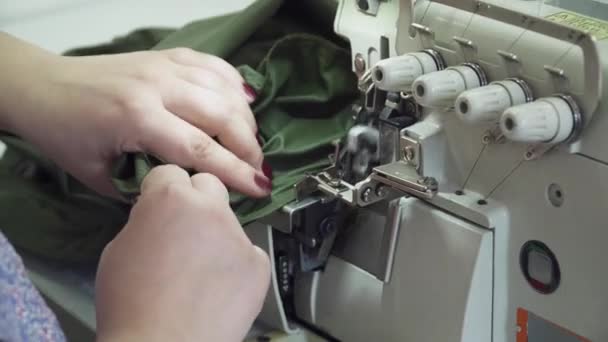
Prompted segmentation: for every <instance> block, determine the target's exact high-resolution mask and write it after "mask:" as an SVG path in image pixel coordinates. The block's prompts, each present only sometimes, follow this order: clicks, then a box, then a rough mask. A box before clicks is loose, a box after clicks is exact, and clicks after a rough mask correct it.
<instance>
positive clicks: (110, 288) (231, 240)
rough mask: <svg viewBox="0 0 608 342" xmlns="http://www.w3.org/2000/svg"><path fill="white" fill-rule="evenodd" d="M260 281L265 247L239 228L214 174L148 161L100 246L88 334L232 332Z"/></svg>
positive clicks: (201, 337)
mask: <svg viewBox="0 0 608 342" xmlns="http://www.w3.org/2000/svg"><path fill="white" fill-rule="evenodd" d="M269 283H270V262H269V260H268V256H267V255H266V254H265V252H263V251H262V250H261V249H259V248H257V247H254V245H252V244H251V242H250V241H249V239H248V238H247V236H246V235H245V233H244V232H243V229H242V228H241V227H240V225H239V223H238V221H237V219H236V217H235V216H234V214H233V213H232V211H231V210H230V207H229V203H228V192H227V191H226V188H225V187H224V186H223V185H222V183H221V182H220V181H219V180H218V179H217V178H216V177H214V176H212V175H209V174H197V175H195V176H193V177H192V178H190V177H189V176H188V174H187V173H186V172H185V171H183V170H182V169H180V168H178V167H176V166H173V165H165V166H160V167H157V168H155V169H153V170H152V171H151V172H150V174H149V175H148V176H146V178H145V180H144V182H143V185H142V194H141V196H140V197H139V200H138V201H137V204H136V205H135V206H134V208H133V210H132V212H131V217H130V219H129V222H128V223H127V225H126V226H125V228H124V229H123V230H122V231H121V232H120V233H119V234H118V236H117V237H116V238H115V239H114V241H112V243H110V245H108V246H107V247H106V249H105V250H104V252H103V255H102V258H101V262H100V265H99V269H98V273H97V279H96V309H97V332H98V333H97V336H98V341H100V342H107V341H150V342H154V341H226V342H230V341H235V342H236V341H242V340H243V339H244V337H245V335H246V333H247V331H248V329H249V328H250V326H251V324H252V322H253V320H254V319H255V317H256V316H257V315H258V314H259V312H260V310H261V306H262V303H263V300H264V297H265V295H266V292H267V289H268V286H269Z"/></svg>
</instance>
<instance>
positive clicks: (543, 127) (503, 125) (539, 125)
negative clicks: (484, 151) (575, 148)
mask: <svg viewBox="0 0 608 342" xmlns="http://www.w3.org/2000/svg"><path fill="white" fill-rule="evenodd" d="M577 108H578V107H576V104H575V103H574V102H573V100H572V99H571V98H570V97H567V96H552V97H544V98H541V99H538V100H536V101H534V102H531V103H526V104H522V105H519V106H515V107H511V108H509V109H507V110H506V111H505V112H504V113H503V115H502V116H501V117H500V130H501V131H502V133H503V134H504V135H505V137H506V138H507V139H509V140H513V141H520V142H529V143H539V142H540V143H559V142H562V141H564V140H566V139H568V138H569V137H570V136H571V135H572V132H573V131H574V128H575V125H577V124H578V123H579V122H580V120H577V118H579V119H580V113H579V112H578V109H577Z"/></svg>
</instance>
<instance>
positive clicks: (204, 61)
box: [167, 48, 246, 91]
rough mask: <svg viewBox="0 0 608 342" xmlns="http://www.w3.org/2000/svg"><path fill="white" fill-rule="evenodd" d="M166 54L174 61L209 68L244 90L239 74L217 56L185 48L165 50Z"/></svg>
mask: <svg viewBox="0 0 608 342" xmlns="http://www.w3.org/2000/svg"><path fill="white" fill-rule="evenodd" d="M167 54H168V56H169V58H170V59H171V60H172V61H173V62H174V63H177V64H181V65H187V66H193V67H199V68H204V69H209V70H211V71H213V72H215V73H216V74H217V75H219V76H220V77H223V78H225V79H226V80H227V81H228V82H230V83H232V84H233V86H234V87H235V88H240V89H243V91H244V85H245V84H246V83H245V80H244V79H243V77H242V76H241V74H239V72H238V71H237V70H236V69H235V68H234V67H233V66H232V65H230V63H228V62H226V61H225V60H223V59H221V58H219V57H216V56H213V55H209V54H205V53H200V52H197V51H194V50H192V49H187V48H178V49H171V50H167Z"/></svg>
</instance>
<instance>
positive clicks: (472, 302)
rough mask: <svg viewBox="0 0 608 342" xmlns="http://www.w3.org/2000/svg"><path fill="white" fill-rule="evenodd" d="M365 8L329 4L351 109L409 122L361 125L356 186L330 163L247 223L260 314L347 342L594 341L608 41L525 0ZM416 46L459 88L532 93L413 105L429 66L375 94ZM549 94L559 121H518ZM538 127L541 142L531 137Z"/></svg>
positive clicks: (607, 306)
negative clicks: (475, 107) (348, 69)
mask: <svg viewBox="0 0 608 342" xmlns="http://www.w3.org/2000/svg"><path fill="white" fill-rule="evenodd" d="M365 3H367V6H364V8H362V7H361V6H362V5H361V2H360V1H359V2H357V1H354V0H343V1H340V3H339V5H338V10H337V14H336V19H335V30H336V32H337V33H338V34H340V35H342V36H344V37H345V38H347V39H348V40H349V41H350V43H351V48H352V53H353V72H355V73H357V75H359V77H360V79H361V84H360V85H361V89H362V98H364V101H363V103H362V104H361V107H360V108H357V109H356V110H355V115H356V114H357V113H359V114H360V113H361V112H362V111H366V113H368V114H369V113H371V114H373V113H380V114H379V115H383V114H382V113H388V112H383V110H385V109H386V108H387V107H388V108H389V112H391V111H393V112H391V113H397V114H396V115H397V116H398V115H401V114H403V111H404V110H403V108H404V105H407V106H410V107H408V108H410V112H409V113H406V114H405V115H406V116H407V115H409V116H410V117H412V118H414V119H415V122H411V123H408V124H406V125H402V126H398V134H397V135H395V134H390V133H391V131H390V129H389V128H386V127H388V126H382V124H384V123H386V121H382V120H380V121H377V120H376V121H373V122H376V123H377V122H380V127H379V128H378V127H377V126H375V127H373V128H374V129H376V131H375V132H376V133H375V134H376V137H377V139H378V142H377V146H376V147H377V151H375V152H374V151H373V150H371V152H370V153H368V155H366V156H365V158H367V159H365V160H369V158H371V159H372V160H375V161H376V163H375V164H374V165H372V166H370V167H369V168H368V169H366V170H367V172H365V174H364V175H363V176H362V177H359V178H357V181H356V182H355V183H351V184H348V182H347V181H344V179H342V178H341V173H340V172H338V173H335V170H329V171H328V172H326V173H322V174H319V175H311V177H309V179H307V180H305V181H304V182H303V183H302V184H300V185H299V186H298V188H297V191H298V194H299V197H300V200H299V202H296V203H294V204H292V205H288V206H287V207H286V208H284V210H283V212H282V213H278V214H277V215H275V217H272V218H269V219H268V220H264V221H261V222H257V223H255V224H253V225H250V226H249V227H248V229H247V231H248V233H249V235H250V237H251V238H252V240H253V241H254V242H255V243H257V244H259V245H261V246H263V247H264V248H265V249H266V250H267V251H268V252H269V254H270V255H271V258H272V261H273V263H274V264H275V265H276V268H275V270H274V272H273V286H272V289H271V291H270V292H269V296H268V299H267V301H266V304H265V306H264V309H263V312H262V314H261V316H260V319H259V321H260V322H262V323H263V324H265V325H268V326H270V327H273V328H276V329H279V330H283V331H286V332H288V333H296V332H297V331H298V329H300V328H301V327H302V326H306V327H308V328H313V329H318V331H320V332H322V334H326V335H327V336H330V337H332V338H336V339H338V340H341V341H349V342H350V341H355V342H356V341H404V342H408V341H412V342H413V341H416V342H419V341H432V342H438V341H465V342H476V341H479V342H486V341H493V342H507V341H517V342H523V341H529V342H540V341H559V342H561V341H572V342H575V341H576V342H580V341H605V340H608V327H607V326H606V325H605V324H604V321H605V317H607V316H608V297H606V295H605V289H607V288H608V275H607V274H606V272H603V269H602V262H603V261H604V260H605V259H606V241H608V231H607V230H606V224H605V222H607V221H608V210H606V208H607V207H608V205H607V203H608V167H607V165H606V164H607V162H608V149H606V148H605V145H606V141H605V140H606V138H605V136H606V135H605V133H604V132H606V131H608V118H607V117H606V115H605V114H604V113H605V112H606V108H605V102H602V101H601V99H602V98H604V97H605V95H606V94H605V90H604V87H602V83H603V80H605V79H606V66H608V60H606V57H605V56H608V54H606V52H608V43H606V42H607V41H606V40H603V38H606V37H603V36H598V34H599V33H598V32H599V31H595V32H591V34H589V33H587V32H586V31H585V30H588V29H589V27H590V26H586V28H585V27H583V26H580V25H579V27H577V26H576V25H574V26H565V25H562V24H564V20H565V19H572V17H569V16H571V15H575V14H573V13H572V12H566V11H565V10H563V9H561V8H559V7H556V6H549V5H544V6H542V7H541V6H539V5H538V3H537V2H535V1H519V0H514V1H502V2H500V1H492V2H489V1H488V2H478V1H472V0H471V1H469V0H467V1H465V0H458V1H457V0H442V1H414V2H411V1H406V0H402V1H396V0H395V1H379V2H377V1H369V2H365ZM539 11H540V12H539ZM575 18H578V17H575ZM581 18H582V17H580V18H579V19H580V20H579V21H576V22H578V23H581V22H583V23H586V24H587V25H589V24H590V23H592V24H593V23H594V24H597V25H599V26H600V27H604V26H601V25H606V24H605V23H599V24H598V22H597V21H594V20H593V19H589V18H587V19H584V18H583V19H581ZM585 20H588V21H585ZM569 23H570V24H572V21H570V22H569ZM581 27H582V28H581ZM605 27H608V26H605ZM595 28H597V27H595ZM423 50H426V51H432V52H433V54H435V55H434V56H435V57H437V56H439V57H438V58H439V60H438V61H440V62H442V63H443V64H444V65H443V66H442V65H440V64H441V63H437V65H436V66H435V67H436V68H437V69H440V70H441V69H443V68H450V67H456V66H458V67H461V69H458V70H460V71H458V72H461V73H462V72H465V73H466V72H467V71H466V70H469V69H466V68H467V67H470V66H467V65H465V66H462V65H463V63H472V64H474V66H475V68H479V69H480V70H481V72H482V74H481V75H480V74H477V75H478V76H480V77H479V80H478V81H479V82H478V83H479V84H478V85H477V86H472V87H470V88H469V89H467V90H466V91H468V90H472V89H475V88H477V87H481V86H484V85H485V86H487V85H489V84H491V83H492V82H496V81H504V80H505V79H515V80H516V81H517V82H521V85H522V87H523V88H522V89H525V90H527V91H529V92H530V93H529V95H530V97H529V98H525V99H522V100H521V101H523V103H518V104H514V105H512V106H506V107H505V108H502V109H501V111H500V113H496V114H495V115H494V114H493V115H494V116H493V117H494V119H491V120H487V116H486V117H484V118H485V119H484V120H477V121H473V122H466V120H463V119H461V118H462V117H465V118H466V115H464V114H463V115H457V114H456V111H457V110H458V106H455V105H447V106H446V105H439V106H437V105H433V103H430V104H429V103H425V102H424V101H426V99H425V98H424V97H423V96H422V95H423V94H416V91H417V89H418V88H417V85H420V84H423V85H426V86H427V89H426V90H427V91H429V90H433V89H431V88H432V87H433V86H435V85H433V84H431V83H432V82H436V81H433V80H428V83H421V81H420V82H419V81H418V79H419V77H422V76H423V75H426V74H427V73H423V74H421V75H419V77H417V78H416V79H417V80H416V82H414V83H413V85H412V87H411V88H408V87H403V86H402V89H391V90H387V91H383V90H382V89H379V88H378V87H379V86H380V84H382V82H381V81H382V80H381V78H382V77H379V78H380V80H379V79H378V78H374V77H375V76H377V75H375V76H374V75H372V74H373V72H374V71H375V70H377V69H374V66H376V65H380V64H378V62H380V61H381V60H386V59H389V58H395V57H397V56H403V55H405V54H409V53H418V52H420V51H423ZM424 58H426V57H424ZM391 68H393V69H390V68H388V67H387V69H386V70H387V71H386V72H391V70H396V69H394V66H391ZM462 68H464V69H462ZM454 70H456V69H454ZM462 70H465V71H462ZM394 72H396V71H394ZM408 72H410V73H412V72H413V71H411V69H410V70H409V71H408ZM437 72H441V71H437ZM385 76H386V75H385ZM389 76H390V75H389ZM482 76H483V77H482ZM404 77H405V76H404ZM399 81H400V82H402V83H403V82H406V81H404V79H403V78H402V79H400V80H399ZM426 81H427V80H425V82H426ZM397 83H399V82H397ZM448 83H449V82H448ZM464 84H465V87H467V86H468V85H467V84H466V79H465V82H464ZM518 84H520V83H518ZM448 86H452V87H455V86H453V84H452V85H449V84H448ZM437 87H439V86H437ZM391 92H392V93H393V95H391ZM461 93H462V92H458V94H455V95H453V98H452V99H451V101H452V103H454V101H455V100H456V97H457V96H458V95H461ZM397 95H398V96H397ZM391 96H392V97H391ZM442 96H444V97H445V94H443V95H442ZM547 98H549V100H546V101H545V102H543V103H549V102H550V103H551V104H552V106H553V107H551V108H553V109H555V111H558V109H559V108H558V107H559V106H560V105H563V106H562V107H560V108H566V111H568V110H569V111H568V114H567V115H566V116H560V118H565V119H566V121H564V120H562V121H560V122H559V124H557V126H551V124H550V123H547V122H550V120H549V119H546V118H547V117H548V116H544V117H543V116H542V115H541V119H543V120H545V119H546V120H545V121H542V120H541V121H542V122H545V123H546V125H545V126H542V127H541V128H539V130H538V131H534V129H535V127H536V126H534V125H532V126H526V125H528V124H529V122H528V121H526V120H528V118H530V117H532V118H535V116H539V115H540V114H538V113H540V111H537V110H536V109H535V108H537V107H530V106H529V105H530V104H537V103H539V102H535V101H539V99H540V100H541V102H542V101H544V100H543V99H547ZM467 99H470V101H471V102H470V103H473V101H482V102H483V101H484V99H487V97H482V98H481V100H479V99H478V98H474V97H473V95H471V97H469V98H467ZM511 100H512V101H514V100H513V97H511ZM547 101H548V102H547ZM421 103H424V105H421ZM467 103H468V102H467ZM565 104H567V105H568V106H565ZM412 105H413V106H414V107H415V109H412V108H413V107H412ZM491 105H492V106H494V105H496V103H494V104H491ZM527 105H528V107H525V106H527ZM517 106H519V107H517ZM521 106H524V107H521ZM512 107H517V108H516V109H518V110H519V109H521V110H523V111H525V109H526V108H530V110H531V111H530V112H529V113H525V115H523V116H521V115H520V114H518V112H517V110H511V109H510V108H512ZM539 108H540V107H539ZM556 108H558V109H556ZM461 109H462V108H461ZM465 109H466V108H465ZM553 109H552V110H553ZM509 111H510V113H511V114H509V115H512V118H513V120H515V121H512V122H511V123H517V125H519V126H512V125H510V124H509V120H510V119H509V118H504V116H505V115H506V114H504V113H503V112H505V113H506V112H509ZM399 113H401V114H399ZM465 114H466V113H465ZM486 114H487V113H486ZM391 115H392V114H391ZM484 115H485V114H484ZM488 115H489V114H488ZM517 115H520V116H517ZM547 115H549V114H547ZM551 115H552V114H551ZM556 115H557V114H556ZM559 115H562V114H559ZM549 116H550V115H549ZM522 118H524V119H522ZM517 120H521V121H517ZM406 121H407V120H406ZM370 122H371V121H368V122H366V123H363V124H361V126H362V127H363V128H361V130H359V131H358V133H357V137H363V136H364V135H365V134H367V133H369V132H367V131H365V130H366V129H368V128H369V127H372V126H373V125H372V124H370ZM568 125H570V126H568ZM522 126H524V127H523V129H522V130H521V131H517V130H518V129H520V128H521V127H522ZM533 126H534V127H533ZM548 126H551V127H555V129H556V131H555V132H554V134H553V133H552V136H551V137H550V139H544V140H542V139H541V140H539V139H538V136H540V135H542V134H541V133H542V132H545V133H546V132H548V131H550V129H549V128H547V127H548ZM366 127H367V128H366ZM383 127H384V128H383ZM564 127H566V128H567V132H566V133H567V134H566V135H564V134H563V132H562V133H559V132H560V131H559V130H560V129H561V130H562V131H563V130H564V129H565V128H564ZM537 128H538V127H537ZM392 129H393V133H394V129H395V128H394V127H393V128H392ZM543 130H544V131H543ZM541 131H542V132H541ZM366 132H367V133H366ZM370 132H371V131H370ZM530 132H532V133H530ZM534 132H536V133H534ZM539 132H541V133H539ZM516 133H517V134H516ZM520 133H521V134H520ZM535 134H540V135H535ZM543 134H544V133H543ZM560 134H561V135H562V137H561V138H559V139H558V137H559V136H560ZM370 136H373V134H371V135H370ZM353 139H355V138H353ZM361 139H362V138H361ZM535 139H536V140H535ZM560 139H561V140H560ZM558 140H559V141H558ZM357 141H359V140H357ZM387 141H388V143H387ZM346 145H347V146H346V150H348V143H347V144H346ZM353 146H355V145H353ZM356 146H364V145H356ZM387 149H392V150H391V151H390V152H391V153H388V154H387V153H384V152H386V151H387ZM350 152H352V153H353V154H355V155H356V154H357V153H358V152H357V148H353V149H352V150H351V151H350ZM374 153H375V154H374ZM383 155H384V156H383ZM387 155H388V157H387ZM335 158H336V160H337V161H336V163H338V162H339V158H337V157H335ZM374 158H375V159H374ZM387 158H388V159H387ZM355 160H359V159H355ZM353 165H354V164H353ZM366 165H367V164H366ZM337 203H339V204H337ZM328 208H329V209H328ZM336 208H337V209H336ZM344 212H348V214H347V215H346V214H344ZM331 215H333V216H331ZM330 216H331V219H332V220H333V221H331V222H330V221H327V218H328V217H330ZM346 216H347V217H349V219H346V218H345V217H346ZM328 222H330V223H328ZM311 226H322V228H320V231H321V234H320V235H318V234H319V231H317V230H314V228H311ZM311 229H313V230H314V231H313V232H311ZM315 234H317V235H315ZM311 237H312V238H311Z"/></svg>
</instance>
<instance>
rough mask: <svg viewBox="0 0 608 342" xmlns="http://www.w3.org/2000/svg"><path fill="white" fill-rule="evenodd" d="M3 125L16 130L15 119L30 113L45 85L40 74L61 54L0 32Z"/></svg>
mask: <svg viewBox="0 0 608 342" xmlns="http://www.w3.org/2000/svg"><path fill="white" fill-rule="evenodd" d="M0 51H1V52H2V53H1V54H0V129H1V130H6V131H9V132H13V133H17V132H15V131H14V130H15V120H16V119H17V118H18V117H19V116H23V115H28V112H30V111H31V110H32V109H31V108H33V107H34V106H33V104H34V103H35V102H36V95H35V94H36V92H34V91H32V90H33V89H35V88H37V87H41V85H40V84H39V82H37V78H38V77H40V75H43V74H44V73H45V72H48V65H49V63H50V62H51V61H52V60H54V59H55V58H56V57H57V55H55V54H52V53H50V52H48V51H45V50H43V49H41V48H39V47H36V46H34V45H32V44H29V43H27V42H24V41H22V40H19V39H17V38H15V37H13V36H11V35H9V34H6V33H4V32H0Z"/></svg>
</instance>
